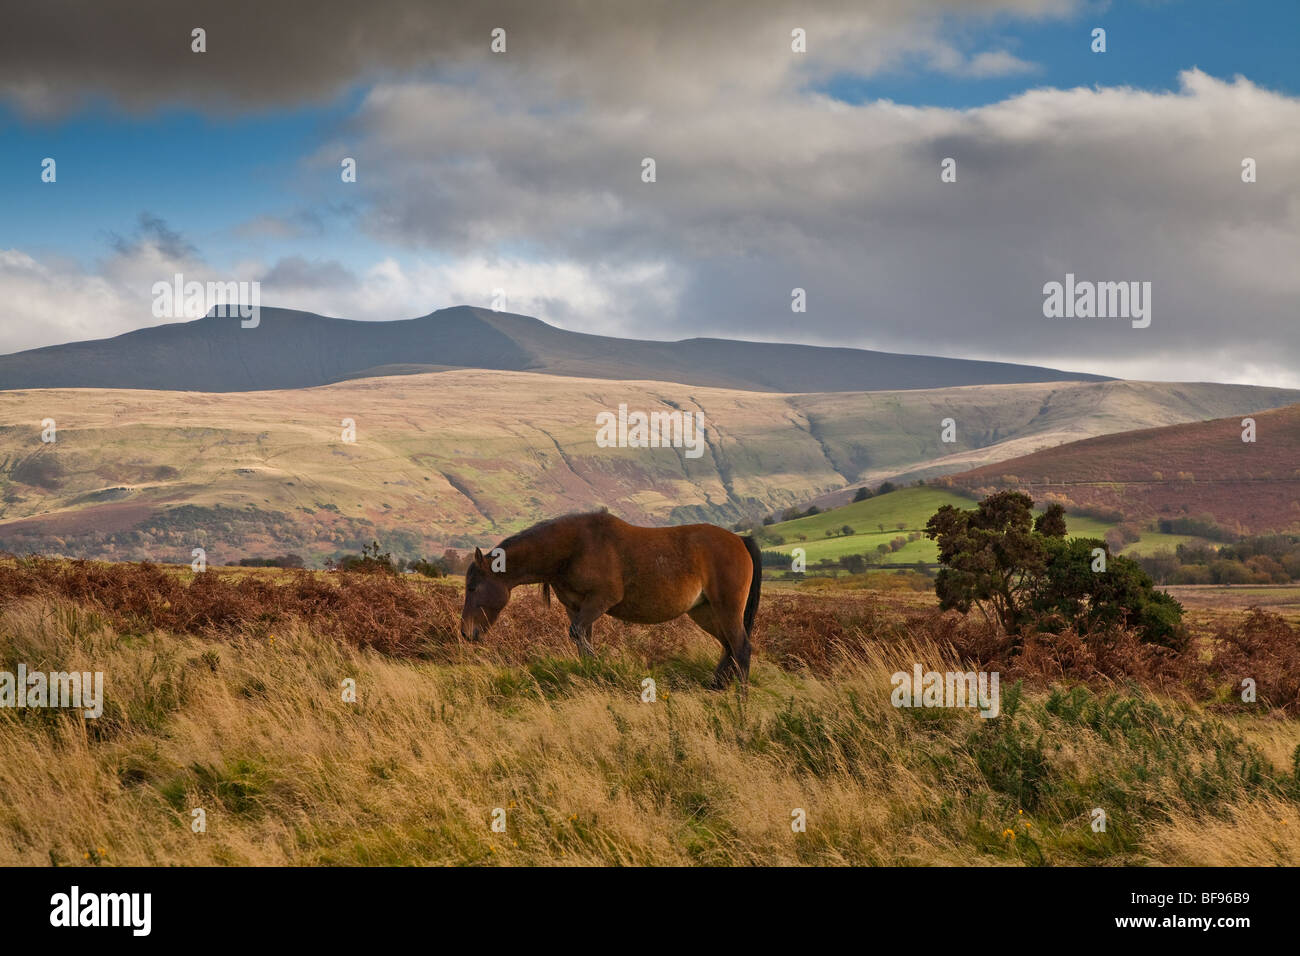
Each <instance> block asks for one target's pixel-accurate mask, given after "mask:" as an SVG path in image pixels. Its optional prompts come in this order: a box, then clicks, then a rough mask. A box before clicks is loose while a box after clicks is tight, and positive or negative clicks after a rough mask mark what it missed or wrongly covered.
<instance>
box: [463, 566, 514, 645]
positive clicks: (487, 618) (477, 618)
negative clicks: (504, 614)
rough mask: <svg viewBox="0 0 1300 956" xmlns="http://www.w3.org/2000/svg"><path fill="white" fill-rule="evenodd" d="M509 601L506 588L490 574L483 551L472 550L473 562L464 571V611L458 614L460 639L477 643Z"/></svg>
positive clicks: (493, 574)
mask: <svg viewBox="0 0 1300 956" xmlns="http://www.w3.org/2000/svg"><path fill="white" fill-rule="evenodd" d="M509 600H510V589H509V588H508V587H506V585H505V583H504V582H503V581H502V580H501V578H500V577H499V576H498V575H497V574H495V573H493V571H492V566H491V564H490V562H489V561H488V560H487V558H485V557H483V552H482V551H481V550H479V549H478V548H475V549H474V560H473V561H472V562H471V563H470V566H469V568H468V569H466V571H465V609H464V610H463V611H461V612H460V636H461V637H462V638H464V639H465V640H467V641H469V640H477V639H478V637H479V635H480V634H484V633H486V632H487V629H488V628H490V627H491V626H492V625H493V623H495V621H496V619H497V616H498V615H499V614H500V613H501V610H502V608H504V607H505V606H506V602H507V601H509Z"/></svg>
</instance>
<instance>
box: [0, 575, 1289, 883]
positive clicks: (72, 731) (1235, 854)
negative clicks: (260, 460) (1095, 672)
mask: <svg viewBox="0 0 1300 956" xmlns="http://www.w3.org/2000/svg"><path fill="white" fill-rule="evenodd" d="M12 570H13V573H12V574H8V573H5V574H0V596H2V597H3V598H4V601H5V610H4V611H3V612H2V613H0V660H2V661H3V662H4V665H3V666H5V667H8V668H11V669H12V667H13V666H14V665H15V663H16V662H17V661H24V662H26V663H27V665H28V666H29V667H30V668H42V669H69V668H73V667H77V668H80V669H86V670H102V671H103V672H104V673H105V696H106V699H107V703H106V706H105V711H104V714H103V716H102V717H100V718H99V719H97V720H84V719H83V718H81V717H80V716H78V715H74V714H71V713H68V712H59V711H48V710H47V711H34V710H0V792H3V793H4V794H5V795H6V799H5V801H4V802H3V804H2V805H0V864H6V863H8V864H49V863H51V862H54V863H57V864H83V863H86V862H94V863H97V864H104V865H134V864H172V863H176V864H254V865H256V864H281V863H288V864H302V865H310V864H464V863H469V864H507V865H508V864H542V865H569V864H573V865H582V864H659V865H664V864H682V865H686V864H718V865H734V864H832V865H834V864H885V865H897V864H989V865H1019V864H1038V863H1043V862H1046V863H1054V864H1081V863H1107V864H1142V863H1162V864H1163V863H1184V864H1201V863H1220V862H1221V863H1250V862H1267V863H1271V862H1288V863H1291V864H1300V848H1298V845H1297V842H1296V840H1295V838H1294V837H1290V836H1288V835H1289V834H1290V832H1291V831H1290V830H1285V831H1282V832H1281V833H1279V832H1277V827H1286V826H1292V827H1300V812H1298V811H1300V803H1298V802H1297V801H1298V800H1300V781H1298V780H1297V778H1296V775H1295V772H1294V768H1293V766H1292V763H1291V760H1292V755H1293V754H1294V753H1295V751H1296V746H1297V744H1300V723H1297V722H1296V721H1295V720H1293V719H1289V718H1286V717H1284V716H1280V711H1277V710H1275V711H1273V713H1275V714H1278V715H1279V716H1278V717H1276V718H1274V719H1269V718H1262V717H1257V716H1253V715H1249V714H1224V715H1218V714H1216V713H1214V712H1212V711H1210V710H1207V709H1206V708H1205V707H1204V706H1202V705H1200V704H1196V703H1192V702H1187V701H1173V700H1171V699H1169V697H1168V696H1166V695H1163V694H1157V693H1154V692H1153V691H1152V690H1150V689H1144V688H1143V687H1142V686H1140V685H1138V684H1136V683H1134V682H1131V681H1130V682H1127V683H1125V682H1122V681H1120V680H1117V679H1105V680H1099V681H1094V682H1093V683H1092V689H1089V687H1087V686H1083V685H1076V686H1073V687H1067V686H1066V685H1067V684H1068V683H1070V682H1069V681H1064V680H1057V681H1056V682H1054V683H1052V682H1048V681H1042V680H1035V681H1031V682H1030V683H1029V684H1028V685H1027V687H1026V688H1025V689H1021V688H1016V687H1014V686H1012V685H1011V684H1010V681H1004V684H1003V688H1002V708H1003V715H1002V716H1001V717H1000V718H998V719H996V720H984V719H982V718H980V717H978V716H977V715H976V714H975V713H974V712H972V711H964V710H963V711H953V710H907V709H897V708H895V707H893V706H892V705H891V703H890V691H891V686H890V675H891V674H892V673H894V672H895V671H898V670H910V669H911V667H912V664H913V663H914V662H921V663H922V664H923V665H924V666H925V667H926V668H927V669H937V670H948V669H963V670H964V669H966V667H967V664H966V663H964V662H961V661H960V660H959V657H958V652H957V651H956V650H955V649H954V647H953V646H952V642H951V641H946V640H944V639H943V638H944V637H945V635H947V636H952V635H957V636H962V635H963V634H966V632H964V631H963V630H962V627H961V625H960V622H956V621H954V619H953V617H952V616H950V615H944V616H934V617H928V618H927V617H921V618H909V616H908V613H900V612H899V611H898V609H897V608H895V607H893V606H892V605H891V604H890V603H889V602H888V601H884V600H875V599H873V598H872V597H870V596H869V595H868V596H852V597H849V596H839V595H822V596H804V595H784V594H779V595H773V597H772V600H771V601H770V602H767V603H765V607H764V612H763V615H762V619H763V631H762V632H761V634H760V635H759V640H758V643H759V645H760V653H759V657H758V659H757V661H756V663H755V667H754V673H753V688H752V690H751V692H750V695H749V698H748V700H746V701H742V700H741V699H740V698H739V697H737V696H736V694H735V693H734V692H732V693H730V694H718V693H713V692H710V691H707V690H705V689H704V688H703V686H702V685H703V681H704V679H705V677H706V676H707V675H708V674H709V673H710V672H711V671H712V667H713V664H714V661H715V658H716V654H717V650H716V644H715V643H714V642H713V641H712V640H711V639H710V638H708V637H706V636H704V635H701V634H698V633H697V632H694V631H693V630H692V628H691V626H690V625H671V626H666V627H662V628H633V627H615V626H609V625H607V624H606V623H602V624H601V625H600V629H599V631H598V635H599V641H598V647H599V648H600V650H601V653H600V654H599V655H598V657H597V658H595V659H593V660H589V661H580V660H578V659H577V658H575V657H574V656H573V654H572V650H571V648H570V647H569V646H568V643H567V640H566V639H565V638H564V637H563V627H562V624H561V619H560V617H559V612H558V611H557V610H556V609H550V610H547V609H545V608H543V607H542V606H541V604H540V602H538V601H536V600H535V599H526V600H523V601H521V602H520V603H519V604H518V605H515V604H512V606H511V609H510V611H509V612H508V613H507V615H506V616H505V617H504V618H503V620H502V622H501V624H502V626H501V628H499V629H497V630H494V632H493V634H492V637H491V638H490V639H489V640H488V641H486V642H483V643H481V644H479V645H462V644H461V643H459V642H458V641H457V640H456V639H455V637H454V630H453V628H454V612H455V610H456V608H457V606H458V599H457V596H456V593H455V591H454V590H453V589H451V588H448V587H446V586H443V585H437V584H433V583H426V582H420V583H418V584H414V583H411V582H408V581H404V580H392V579H387V578H353V577H350V576H348V577H339V578H338V579H335V580H328V579H326V578H325V576H324V575H319V576H316V578H317V580H316V583H315V584H311V585H308V584H307V583H305V581H304V580H303V579H302V578H300V577H297V576H294V575H275V574H261V573H256V574H240V575H237V576H236V575H232V576H230V577H228V578H227V577H226V576H224V575H221V574H215V573H212V572H209V574H210V575H211V578H210V581H207V582H200V581H196V582H194V584H193V586H190V585H189V584H188V583H187V582H188V578H187V575H186V574H183V573H179V572H175V571H171V570H165V569H158V568H152V569H149V568H137V569H134V570H132V569H129V568H110V569H95V568H94V567H92V566H82V567H80V568H77V567H74V566H70V565H67V566H61V567H58V566H48V565H36V564H32V563H27V564H25V565H22V566H18V567H16V568H14V569H12ZM101 574H104V575H108V577H100V575H101ZM24 575H25V576H24ZM308 577H311V576H308ZM330 577H331V578H334V577H335V576H330ZM88 582H96V586H95V587H88V588H84V589H83V588H82V585H84V584H87V583H88ZM101 585H102V586H101ZM105 588H106V589H105ZM275 588H281V589H282V590H278V591H277V590H272V589H275ZM196 589H198V590H197V591H196ZM318 589H328V590H329V591H330V592H331V593H324V591H321V590H318ZM354 589H355V590H354ZM392 589H397V590H392ZM399 590H405V591H407V592H410V593H412V594H414V595H416V597H415V598H414V599H412V600H411V601H410V602H407V599H406V597H403V596H402V595H400V594H399V593H398V591H399ZM22 592H26V593H22ZM390 592H391V593H390ZM389 600H391V603H392V606H391V607H389V606H388V605H387V604H386V603H385V602H387V601H389ZM421 602H423V603H427V604H429V605H430V607H429V608H428V609H426V610H420V609H419V607H418V605H420V604H421ZM353 604H357V605H368V606H369V611H368V612H366V613H369V614H370V617H366V616H365V614H363V611H362V609H361V608H360V607H353ZM449 608H450V609H451V612H452V615H451V617H450V618H447V617H446V614H447V611H448V609H449ZM155 613H156V614H157V615H160V617H158V618H157V619H156V620H155V619H153V617H152V615H154V614H155ZM169 614H172V615H177V617H176V618H175V626H173V625H171V624H168V625H166V626H164V624H163V623H162V621H164V620H169V619H167V618H166V615H169ZM400 620H409V622H410V623H409V629H408V630H403V629H402V627H400V626H398V623H395V622H399V621H400ZM945 622H946V623H945ZM369 628H373V630H370V629H369ZM944 628H946V629H947V630H944ZM966 636H967V637H969V635H968V634H967V635H966ZM647 676H652V677H654V679H655V680H656V683H657V686H658V693H659V700H658V701H657V702H656V703H654V704H644V703H641V702H640V693H641V682H642V680H643V678H645V677H647ZM1005 676H1006V675H1004V678H1005ZM345 678H352V679H354V680H355V681H356V687H357V701H356V702H355V703H348V702H345V701H344V700H343V699H342V697H343V695H342V691H341V683H342V682H343V681H344V679H345ZM1097 806H1101V807H1103V808H1104V809H1106V811H1107V816H1108V821H1109V822H1108V827H1107V831H1106V832H1105V833H1094V832H1093V831H1092V829H1091V827H1090V826H1089V813H1090V811H1091V810H1092V808H1094V807H1097ZM497 807H500V808H503V809H505V811H506V815H507V821H508V824H507V830H506V832H505V833H504V834H502V833H494V832H493V831H492V830H491V828H490V821H491V816H492V812H493V809H494V808H497ZM194 808H203V809H204V810H205V811H206V813H207V832H205V833H197V834H196V833H194V832H192V831H191V827H190V824H191V813H190V811H191V810H192V809H194ZM795 809H803V810H804V811H806V813H807V821H808V825H807V832H805V833H795V832H793V831H792V830H791V826H790V823H791V813H792V811H794V810H795ZM1281 819H1287V820H1288V823H1287V824H1280V823H1274V824H1272V825H1270V824H1269V823H1268V821H1277V820H1281ZM1270 826H1271V827H1272V829H1270ZM1007 831H1010V832H1012V833H1014V834H1015V837H1014V838H1012V837H1011V836H1009V835H1008V833H1007Z"/></svg>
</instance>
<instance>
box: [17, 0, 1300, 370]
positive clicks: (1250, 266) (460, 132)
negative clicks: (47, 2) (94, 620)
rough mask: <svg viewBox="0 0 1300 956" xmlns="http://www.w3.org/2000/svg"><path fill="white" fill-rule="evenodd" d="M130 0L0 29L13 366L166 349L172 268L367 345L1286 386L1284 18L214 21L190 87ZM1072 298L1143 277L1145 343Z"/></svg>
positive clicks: (979, 10)
mask: <svg viewBox="0 0 1300 956" xmlns="http://www.w3.org/2000/svg"><path fill="white" fill-rule="evenodd" d="M136 2H137V0H122V4H121V5H119V6H117V7H115V8H114V9H113V10H108V9H107V8H93V9H92V10H89V11H88V12H87V14H86V15H85V16H84V17H82V18H80V20H77V21H68V22H67V23H63V24H60V25H58V26H51V24H50V23H49V22H48V21H47V20H45V19H42V18H41V17H39V16H36V15H35V13H32V15H31V16H30V17H28V19H27V20H26V21H25V20H24V18H25V17H27V14H28V13H30V12H31V11H28V12H24V11H23V10H19V11H16V13H15V14H14V16H13V17H12V18H11V20H10V22H9V23H8V24H7V26H8V30H7V31H6V33H5V34H4V35H0V144H2V146H0V295H3V296H4V297H5V299H6V301H9V302H16V303H17V307H16V308H17V311H16V312H15V313H14V315H13V317H12V319H11V322H10V323H9V325H8V327H7V328H6V329H0V350H3V351H11V350H14V349H18V348H25V347H32V346H36V345H43V344H51V343H53V342H57V341H67V340H71V339H76V338H84V337H88V336H90V335H110V334H116V333H118V332H121V331H125V330H127V329H130V328H134V327H139V326H141V325H146V324H151V323H152V322H153V321H154V320H153V319H152V318H151V316H150V312H149V307H148V306H149V298H148V290H149V288H150V287H151V285H152V282H153V281H155V280H156V279H164V278H166V279H169V278H170V273H171V271H173V270H176V271H180V270H182V269H183V270H185V271H187V272H190V273H200V275H197V276H196V277H197V278H203V277H205V276H206V277H208V278H214V279H223V280H226V279H240V280H243V279H256V280H258V281H261V282H262V283H263V286H264V289H263V302H264V303H266V304H271V305H287V306H291V307H295V308H305V309H311V310H314V311H321V312H325V313H326V314H333V315H347V316H350V317H358V318H371V319H381V318H398V317H409V316H413V315H419V314H423V313H425V312H427V311H429V310H431V309H434V308H440V307H444V306H447V305H452V304H457V303H458V302H469V303H471V304H486V303H487V300H488V297H489V296H490V295H491V294H492V292H493V290H494V289H496V288H498V287H502V288H506V289H507V290H508V292H509V293H510V297H509V303H508V306H507V307H508V308H512V309H514V310H516V311H522V312H528V313H530V314H536V315H539V316H540V317H542V318H545V319H547V320H548V321H552V322H554V323H556V324H559V325H563V326H566V327H569V328H575V329H580V330H583V331H595V332H607V333H612V334H620V335H632V336H636V337H642V338H657V339H670V338H674V337H686V336H690V335H695V334H705V335H719V336H733V337H746V338H754V339H767V340H773V339H787V340H788V339H790V338H792V337H793V338H796V339H798V340H801V341H807V342H811V343H816V344H845V345H856V346H861V347H868V348H880V349H888V350H896V351H907V352H918V353H928V354H946V355H963V356H970V357H980V358H993V359H1000V360H1007V361H1024V362H1032V363H1035V364H1048V365H1056V366H1064V367H1071V368H1077V369H1079V370H1081V371H1092V372H1099V373H1102V374H1118V375H1130V376H1139V377H1150V378H1186V379H1192V378H1196V379H1209V378H1213V379H1217V380H1232V381H1247V382H1256V381H1270V382H1278V383H1297V384H1300V341H1297V336H1296V334H1295V331H1294V322H1292V321H1287V320H1285V318H1284V317H1285V316H1288V315H1289V316H1292V317H1293V316H1294V314H1295V298H1296V296H1295V291H1296V290H1295V288H1294V285H1293V283H1292V280H1290V279H1289V278H1288V277H1287V272H1288V269H1287V268H1286V267H1285V266H1284V265H1282V264H1284V263H1286V262H1288V261H1290V262H1292V263H1293V262H1294V259H1295V258H1296V256H1295V255H1294V253H1295V252H1296V251H1297V250H1300V223H1297V221H1296V217H1297V215H1300V213H1297V212H1295V211H1294V210H1295V205H1294V196H1295V183H1296V181H1297V171H1296V169H1295V165H1296V163H1297V149H1296V147H1295V144H1294V139H1295V137H1296V136H1297V131H1296V127H1297V125H1298V124H1297V123H1296V122H1295V119H1294V117H1295V115H1297V114H1296V110H1297V108H1298V107H1300V57H1297V56H1296V52H1297V46H1298V45H1300V2H1296V0H1243V2H1238V3H1231V2H1226V0H1167V2H1143V0H1130V2H1114V3H1095V2H1090V0H962V2H959V3H951V4H949V5H948V6H934V7H931V6H928V5H925V4H920V3H918V4H916V5H900V4H896V3H886V2H881V3H876V2H873V0H855V2H837V0H828V2H827V3H826V4H825V5H823V4H812V5H809V6H808V7H806V8H803V9H801V10H795V11H791V10H789V9H788V7H787V6H786V5H785V4H782V3H771V4H769V3H766V2H761V0H754V2H740V0H722V2H720V3H719V4H718V5H717V6H711V7H710V8H708V11H707V12H708V14H709V15H707V16H706V15H700V16H699V17H698V18H693V17H692V16H682V15H680V14H678V13H673V12H672V11H671V10H668V11H667V12H665V9H666V8H661V7H660V5H654V4H652V5H638V6H636V7H634V8H620V9H617V10H616V9H614V8H613V7H610V8H605V7H601V8H598V9H597V8H592V7H590V6H589V5H586V4H584V3H582V2H580V0H555V3H554V5H550V6H548V7H547V8H546V9H542V8H540V7H538V6H537V5H536V4H533V3H530V2H525V0H485V5H484V6H483V7H481V8H479V11H480V12H478V13H476V14H475V16H473V17H467V16H465V15H464V14H463V11H460V10H459V8H457V7H455V6H454V5H448V7H447V9H441V6H442V5H441V4H439V3H436V2H432V3H430V2H425V0H385V3H386V5H387V6H389V7H390V8H392V9H393V10H400V11H401V12H402V15H400V16H398V15H396V14H395V15H394V16H392V17H387V18H385V17H380V18H375V17H374V16H372V15H371V14H369V13H367V12H366V11H365V10H363V9H362V8H361V7H358V6H357V5H354V4H350V3H347V2H344V0H321V2H320V3H318V4H314V5H313V6H312V9H313V10H319V11H320V13H319V15H318V16H303V15H302V11H301V10H299V9H298V3H297V0H288V2H286V4H285V5H284V6H279V5H277V6H274V7H268V6H260V7H259V6H249V5H247V4H243V3H237V4H234V5H231V4H214V5H211V6H207V5H206V4H199V6H205V7H207V10H206V12H205V13H204V14H203V15H202V17H201V19H202V21H203V22H204V23H207V24H209V26H210V27H211V49H210V51H209V52H207V53H206V54H204V55H202V56H200V55H195V54H192V53H191V51H190V50H189V49H188V42H189V41H188V31H189V29H190V22H191V19H193V18H191V17H190V14H189V13H188V11H189V10H190V9H191V8H189V7H186V8H185V11H186V12H185V13H183V14H182V13H180V12H177V10H176V9H175V8H170V7H169V8H167V9H166V10H165V11H159V10H158V9H157V8H155V7H154V6H152V5H150V4H146V3H144V0H139V4H140V10H141V11H142V12H141V13H140V15H139V16H137V17H132V16H130V15H129V9H130V8H131V7H132V5H133V4H134V3H136ZM935 2H936V3H941V2H942V0H935ZM833 8H837V9H833ZM715 11H721V13H718V12H715ZM922 11H924V12H922ZM195 16H198V15H197V14H196V15H195ZM169 17H170V18H171V19H170V20H169V19H168V18H169ZM222 17H226V18H227V19H226V20H222ZM257 17H260V18H261V20H259V21H258V22H257V23H256V25H255V26H253V25H251V23H252V20H251V19H250V18H257ZM277 18H279V19H277ZM497 22H500V23H503V24H508V25H509V29H510V31H511V38H512V39H511V43H512V46H511V48H510V52H509V54H508V55H506V56H502V57H494V56H493V55H492V54H491V53H490V52H489V50H488V48H487V36H486V34H487V24H490V23H497ZM792 24H793V25H798V26H805V25H806V26H807V29H808V41H809V48H808V52H807V53H806V55H803V56H792V55H791V51H789V49H788V48H787V47H788V44H789V40H788V36H789V32H790V28H791V25H792ZM1094 27H1102V28H1104V29H1105V30H1106V31H1107V37H1106V40H1107V51H1106V52H1105V53H1104V54H1097V53H1093V52H1092V51H1091V49H1090V46H1091V42H1092V39H1091V31H1092V29H1093V28H1094ZM60 30H69V31H77V30H81V31H84V35H81V36H68V35H62V34H60V32H59V31H60ZM232 38H233V42H232ZM1237 77H1241V78H1242V79H1241V80H1240V81H1237V80H1236V78H1237ZM1076 89H1082V91H1083V95H1079V94H1077V93H1075V92H1072V91H1075V90H1076ZM1027 91H1043V92H1042V95H1039V93H1037V92H1035V93H1034V94H1033V95H1029V96H1026V95H1025V94H1026V93H1027ZM1135 91H1136V92H1135ZM890 104H894V105H896V106H897V107H898V108H894V107H893V106H891V105H890ZM655 154H657V155H658V156H659V159H660V161H661V164H662V165H661V175H660V177H659V179H658V181H657V183H656V185H655V186H654V187H653V189H651V190H647V189H646V187H645V185H644V184H643V183H642V182H641V181H640V179H639V169H640V163H641V159H642V157H644V156H647V155H655ZM949 155H952V156H955V157H956V158H957V159H958V162H959V165H960V169H961V173H960V175H959V178H958V182H957V184H955V186H956V188H953V189H949V190H947V191H936V184H937V183H938V178H937V175H936V173H935V165H936V164H937V163H938V161H939V159H940V158H942V157H944V156H949ZM47 156H50V157H54V158H55V159H56V161H57V163H58V181H57V183H55V184H53V185H51V184H46V183H43V182H41V180H40V168H41V167H40V164H41V160H42V159H43V158H44V157H47ZM343 156H355V157H357V158H358V159H359V163H360V174H359V179H358V182H357V183H356V184H344V183H342V182H341V181H340V178H339V165H338V163H339V160H340V158H341V157H343ZM1244 157H1256V158H1257V159H1258V161H1259V164H1260V176H1259V180H1258V183H1257V184H1256V185H1255V186H1254V187H1253V188H1251V189H1249V190H1247V191H1243V190H1242V189H1241V181H1240V177H1239V168H1238V167H1239V164H1240V163H1241V162H1242V160H1243V158H1244ZM1065 271H1074V272H1077V273H1078V274H1080V275H1084V274H1085V273H1088V272H1095V273H1097V274H1099V275H1100V276H1102V277H1112V276H1113V277H1115V278H1123V279H1127V278H1130V277H1132V278H1140V279H1150V280H1152V281H1154V282H1155V283H1156V286H1157V288H1158V290H1159V291H1158V293H1157V301H1158V302H1159V303H1161V304H1160V305H1158V306H1157V308H1158V309H1161V312H1159V313H1158V316H1161V317H1159V318H1157V321H1156V322H1155V323H1153V325H1152V331H1151V332H1150V333H1149V334H1148V335H1147V337H1146V338H1145V339H1143V340H1142V343H1141V347H1140V348H1137V349H1135V348H1134V346H1133V342H1132V341H1131V340H1129V339H1126V338H1125V337H1123V336H1121V335H1120V334H1119V332H1118V331H1117V330H1115V329H1107V328H1101V327H1088V328H1066V327H1051V328H1048V327H1045V326H1044V325H1043V323H1042V315H1041V312H1040V311H1039V310H1038V306H1039V305H1040V304H1041V302H1040V301H1039V299H1040V292H1039V290H1040V289H1041V287H1042V284H1043V282H1044V281H1046V280H1049V279H1058V280H1059V279H1060V278H1061V277H1062V275H1063V273H1064V272H1065ZM1289 271H1290V272H1294V269H1293V268H1291V269H1290V270H1289ZM794 286H800V287H806V288H807V289H808V297H809V301H810V302H812V303H815V305H816V306H817V308H816V309H812V310H810V311H809V313H808V314H807V315H806V316H804V317H802V318H801V320H800V321H799V322H798V323H791V321H790V319H789V295H790V292H789V290H790V289H791V288H792V287H794ZM56 293H57V294H56ZM1228 315H1232V316H1234V320H1233V321H1232V322H1226V321H1225V320H1224V317H1225V316H1228ZM1243 329H1244V330H1246V332H1247V333H1248V334H1247V336H1246V338H1245V339H1243V338H1242V335H1241V333H1242V330H1243ZM1225 369H1227V371H1225Z"/></svg>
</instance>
